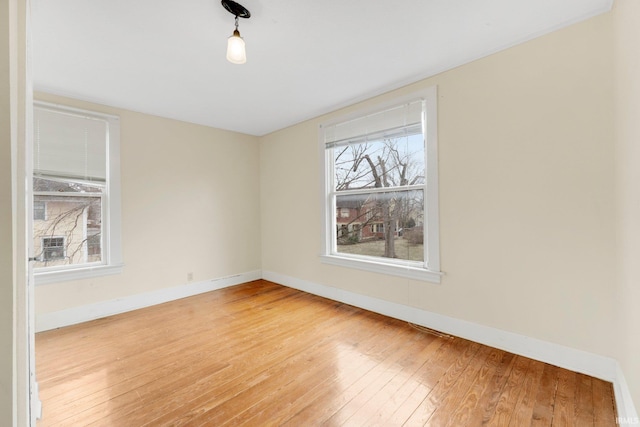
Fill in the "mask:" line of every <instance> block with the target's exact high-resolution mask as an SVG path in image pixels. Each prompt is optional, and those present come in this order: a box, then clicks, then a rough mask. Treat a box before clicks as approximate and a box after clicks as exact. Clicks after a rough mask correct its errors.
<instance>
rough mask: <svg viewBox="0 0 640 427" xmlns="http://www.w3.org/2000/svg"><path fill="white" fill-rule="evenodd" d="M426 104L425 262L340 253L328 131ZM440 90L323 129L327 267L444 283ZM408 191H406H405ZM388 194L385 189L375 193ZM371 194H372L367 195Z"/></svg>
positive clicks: (390, 103) (396, 100)
mask: <svg viewBox="0 0 640 427" xmlns="http://www.w3.org/2000/svg"><path fill="white" fill-rule="evenodd" d="M416 100H423V101H424V105H425V108H426V114H424V113H425V111H423V124H422V127H423V136H424V138H425V175H426V179H425V184H424V185H420V190H422V191H424V193H423V194H424V231H423V233H424V251H425V252H424V261H423V262H415V261H406V260H398V259H390V258H389V259H387V258H384V257H372V256H365V255H356V254H345V253H338V252H337V246H336V240H337V239H336V236H335V234H336V233H335V230H336V218H335V217H336V206H335V198H334V196H333V193H334V184H333V180H334V171H333V149H332V148H331V149H327V148H326V144H325V134H324V132H325V131H324V129H326V128H327V127H329V126H334V125H336V124H340V123H343V122H347V121H350V120H354V119H358V118H360V117H363V116H366V115H369V114H374V113H376V112H380V111H383V110H386V109H389V108H393V107H395V106H399V105H402V104H405V103H409V102H412V101H416ZM437 123H438V117H437V87H436V86H432V87H429V88H426V89H423V90H420V91H417V92H414V93H411V94H409V95H405V96H400V97H396V98H393V99H390V100H388V101H386V102H383V103H378V104H375V105H372V106H370V107H365V108H361V109H357V110H355V111H353V112H351V113H349V114H345V115H341V116H339V117H335V118H333V119H332V120H330V121H326V122H323V123H322V124H320V126H319V131H318V140H319V150H320V152H321V156H320V158H321V171H322V176H323V184H322V202H321V203H322V207H323V212H324V213H323V215H322V230H321V232H322V235H321V242H322V248H321V255H320V259H321V261H322V262H323V263H326V264H331V265H337V266H341V267H347V268H355V269H359V270H364V271H370V272H375V273H382V274H388V275H393V276H400V277H405V278H409V279H414V280H420V281H427V282H432V283H440V282H441V277H442V275H443V273H442V272H441V271H440V236H439V207H438V131H437ZM403 190H404V189H403ZM378 191H379V192H384V188H380V189H375V190H374V191H371V192H378ZM367 192H370V191H367Z"/></svg>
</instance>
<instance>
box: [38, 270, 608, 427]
mask: <svg viewBox="0 0 640 427" xmlns="http://www.w3.org/2000/svg"><path fill="white" fill-rule="evenodd" d="M36 360H37V375H38V381H39V383H40V394H41V398H42V400H43V404H44V417H43V419H42V420H40V421H39V422H38V426H40V427H43V426H89V425H91V426H118V427H120V426H166V425H170V426H179V425H190V426H225V425H259V426H266V425H285V426H312V425H332V426H333V425H336V426H337V425H348V426H376V425H377V426H393V425H407V426H417V425H430V426H455V427H461V426H480V425H489V426H514V427H521V426H576V427H583V426H615V425H616V423H615V409H614V403H613V391H612V386H611V384H609V383H606V382H604V381H601V380H598V379H595V378H591V377H588V376H586V375H582V374H577V373H574V372H570V371H567V370H564V369H560V368H557V367H554V366H551V365H547V364H544V363H541V362H537V361H534V360H531V359H527V358H524V357H521V356H516V355H514V354H511V353H507V352H504V351H502V350H497V349H495V348H491V347H486V346H483V345H480V344H477V343H474V342H471V341H467V340H464V339H460V338H448V337H442V336H436V335H434V334H430V333H428V332H424V331H422V330H419V329H417V328H415V327H412V326H410V325H408V324H406V323H405V322H402V321H399V320H395V319H391V318H388V317H384V316H381V315H378V314H375V313H371V312H368V311H365V310H361V309H358V308H355V307H351V306H348V305H345V304H342V303H338V302H334V301H330V300H326V299H323V298H320V297H316V296H313V295H310V294H306V293H303V292H300V291H297V290H293V289H289V288H286V287H282V286H279V285H276V284H273V283H270V282H266V281H256V282H251V283H247V284H244V285H239V286H235V287H232V288H227V289H223V290H219V291H214V292H209V293H207V294H202V295H198V296H195V297H191V298H185V299H182V300H178V301H174V302H170V303H166V304H162V305H158V306H154V307H150V308H146V309H142V310H137V311H134V312H129V313H124V314H121V315H117V316H112V317H108V318H105V319H100V320H96V321H92V322H88V323H85V324H81V325H76V326H71V327H67V328H63V329H58V330H54V331H47V332H42V333H39V334H37V335H36Z"/></svg>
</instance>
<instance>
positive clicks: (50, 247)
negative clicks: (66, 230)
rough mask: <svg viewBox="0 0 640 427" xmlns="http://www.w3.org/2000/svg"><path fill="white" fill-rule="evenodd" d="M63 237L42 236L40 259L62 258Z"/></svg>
mask: <svg viewBox="0 0 640 427" xmlns="http://www.w3.org/2000/svg"><path fill="white" fill-rule="evenodd" d="M64 246H65V245H64V237H43V238H42V259H44V260H45V261H53V260H57V259H64Z"/></svg>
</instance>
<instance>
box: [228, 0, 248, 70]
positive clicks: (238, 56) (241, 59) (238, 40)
mask: <svg viewBox="0 0 640 427" xmlns="http://www.w3.org/2000/svg"><path fill="white" fill-rule="evenodd" d="M222 6H223V7H224V8H225V9H226V10H227V11H228V12H229V13H231V14H232V15H234V16H235V17H236V29H235V30H234V31H233V35H232V36H231V37H229V38H228V39H227V60H228V61H229V62H231V63H232V64H244V63H245V62H247V52H246V50H245V44H244V39H243V38H242V37H240V31H238V18H249V17H251V13H250V12H249V11H248V10H247V9H246V8H245V7H244V6H242V5H241V4H238V3H236V2H234V1H232V0H222Z"/></svg>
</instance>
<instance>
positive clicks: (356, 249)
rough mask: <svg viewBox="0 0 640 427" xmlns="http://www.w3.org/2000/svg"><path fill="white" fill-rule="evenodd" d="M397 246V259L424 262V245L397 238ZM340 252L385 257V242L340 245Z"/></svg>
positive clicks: (375, 241) (374, 241)
mask: <svg viewBox="0 0 640 427" xmlns="http://www.w3.org/2000/svg"><path fill="white" fill-rule="evenodd" d="M395 246H396V258H399V259H407V260H411V261H423V256H424V247H423V245H420V244H418V245H415V244H411V243H409V242H408V241H406V240H404V239H403V238H397V239H396V240H395ZM338 252H341V253H346V254H357V255H368V256H377V257H381V256H384V240H372V241H369V242H363V243H356V244H353V245H338Z"/></svg>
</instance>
